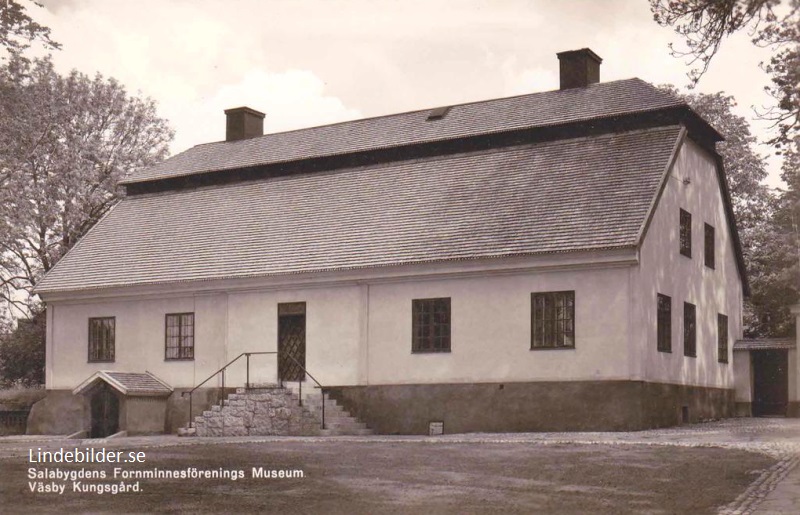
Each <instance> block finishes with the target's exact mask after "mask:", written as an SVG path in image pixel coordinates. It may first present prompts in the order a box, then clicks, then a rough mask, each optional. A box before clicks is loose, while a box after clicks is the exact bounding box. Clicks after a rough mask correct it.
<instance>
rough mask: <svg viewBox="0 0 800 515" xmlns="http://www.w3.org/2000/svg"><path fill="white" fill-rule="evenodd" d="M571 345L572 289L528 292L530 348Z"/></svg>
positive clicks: (572, 324) (554, 347)
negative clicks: (529, 299) (529, 294)
mask: <svg viewBox="0 0 800 515" xmlns="http://www.w3.org/2000/svg"><path fill="white" fill-rule="evenodd" d="M574 348H575V292H574V291H556V292H545V293H531V349H532V350H536V349H574Z"/></svg>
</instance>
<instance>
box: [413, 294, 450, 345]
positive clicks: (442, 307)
mask: <svg viewBox="0 0 800 515" xmlns="http://www.w3.org/2000/svg"><path fill="white" fill-rule="evenodd" d="M411 310H412V314H411V320H412V328H411V335H412V342H411V350H412V352H449V351H450V299H449V298H443V299H414V300H413V301H412V302H411Z"/></svg>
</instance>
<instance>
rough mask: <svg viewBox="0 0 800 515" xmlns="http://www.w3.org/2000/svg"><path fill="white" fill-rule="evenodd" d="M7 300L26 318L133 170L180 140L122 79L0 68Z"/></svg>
mask: <svg viewBox="0 0 800 515" xmlns="http://www.w3.org/2000/svg"><path fill="white" fill-rule="evenodd" d="M0 119H2V120H3V122H4V123H3V124H2V125H0V299H2V300H4V301H5V302H6V303H7V305H9V306H16V307H17V308H19V310H20V311H22V312H27V311H28V310H29V309H30V308H31V303H32V300H31V299H32V297H30V295H22V296H20V292H27V293H28V294H30V291H31V289H32V287H33V285H34V284H35V282H36V281H37V280H38V279H39V278H40V277H41V276H42V274H43V273H45V272H47V271H48V270H50V268H52V267H53V265H55V263H56V262H57V261H58V259H59V258H61V256H63V255H64V254H65V253H66V252H67V250H69V248H70V247H71V246H72V245H73V244H74V243H75V242H76V241H77V240H78V238H80V237H81V236H82V235H83V234H84V233H85V232H86V231H87V230H88V229H89V228H90V227H91V226H92V225H93V224H94V223H95V222H97V220H99V219H100V217H102V216H103V214H105V213H106V211H108V209H109V208H110V207H111V206H112V205H113V204H114V203H115V202H116V201H117V200H118V199H119V197H120V193H121V192H120V188H119V186H118V181H119V180H120V179H121V178H122V177H123V176H124V175H125V174H127V173H128V172H130V171H132V170H134V169H136V168H140V167H144V166H150V165H152V164H154V163H156V162H158V161H160V160H162V159H164V157H166V155H167V152H168V144H169V142H170V141H171V139H172V136H173V132H172V130H171V129H170V128H169V127H168V125H167V122H166V121H165V120H163V119H161V118H159V117H158V116H157V114H156V108H155V104H154V102H153V101H152V100H149V99H140V98H137V97H131V96H129V95H128V94H127V93H126V91H125V89H124V88H123V87H122V86H121V85H120V84H119V83H118V82H117V81H115V80H114V79H106V78H103V77H102V76H101V75H99V74H98V75H97V76H95V77H94V78H93V79H90V78H89V77H87V76H86V75H84V74H82V73H79V72H78V71H75V70H73V71H72V72H71V73H69V74H68V75H66V76H61V75H59V74H58V73H56V72H55V70H54V68H53V63H52V62H51V61H50V59H49V58H47V59H37V60H35V61H33V62H28V61H25V60H22V59H16V58H12V59H9V61H8V63H7V64H6V65H5V66H3V67H0Z"/></svg>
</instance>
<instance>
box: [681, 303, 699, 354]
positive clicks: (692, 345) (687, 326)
mask: <svg viewBox="0 0 800 515" xmlns="http://www.w3.org/2000/svg"><path fill="white" fill-rule="evenodd" d="M695 312H696V308H695V305H694V304H690V303H688V302H684V303H683V355H684V356H690V357H693V358H694V357H697V321H696V317H695Z"/></svg>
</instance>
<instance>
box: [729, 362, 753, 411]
mask: <svg viewBox="0 0 800 515" xmlns="http://www.w3.org/2000/svg"><path fill="white" fill-rule="evenodd" d="M752 370H753V369H752V367H751V364H750V351H736V352H734V353H733V377H734V388H735V389H736V402H753V375H752Z"/></svg>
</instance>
